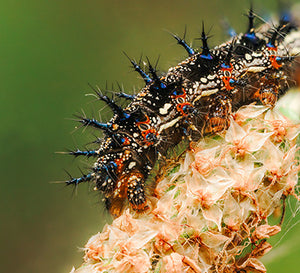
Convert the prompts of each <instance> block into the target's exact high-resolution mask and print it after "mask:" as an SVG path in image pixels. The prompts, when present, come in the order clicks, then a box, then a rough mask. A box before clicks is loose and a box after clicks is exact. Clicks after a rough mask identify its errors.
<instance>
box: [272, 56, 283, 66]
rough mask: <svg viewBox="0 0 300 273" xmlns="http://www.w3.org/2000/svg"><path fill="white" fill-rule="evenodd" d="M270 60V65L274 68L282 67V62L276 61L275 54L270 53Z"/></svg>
mask: <svg viewBox="0 0 300 273" xmlns="http://www.w3.org/2000/svg"><path fill="white" fill-rule="evenodd" d="M270 62H271V65H272V66H273V67H274V68H275V69H278V68H280V67H282V64H279V63H278V62H277V61H276V56H275V55H271V56H270Z"/></svg>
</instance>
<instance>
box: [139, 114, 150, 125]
mask: <svg viewBox="0 0 300 273" xmlns="http://www.w3.org/2000/svg"><path fill="white" fill-rule="evenodd" d="M146 118H147V119H146V120H145V121H140V122H137V123H136V125H137V126H140V125H141V124H149V123H150V119H149V117H148V116H146Z"/></svg>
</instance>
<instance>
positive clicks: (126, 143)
mask: <svg viewBox="0 0 300 273" xmlns="http://www.w3.org/2000/svg"><path fill="white" fill-rule="evenodd" d="M124 139H125V141H124V142H123V146H126V145H129V144H130V140H129V138H128V137H124Z"/></svg>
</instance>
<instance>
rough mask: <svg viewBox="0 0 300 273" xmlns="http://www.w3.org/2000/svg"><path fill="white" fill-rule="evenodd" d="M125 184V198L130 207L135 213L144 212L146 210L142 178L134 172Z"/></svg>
mask: <svg viewBox="0 0 300 273" xmlns="http://www.w3.org/2000/svg"><path fill="white" fill-rule="evenodd" d="M127 183H128V184H127V198H128V201H129V203H130V205H131V207H132V208H133V209H134V210H136V211H144V210H145V209H146V208H147V202H146V196H145V180H144V176H143V175H142V174H141V173H138V172H134V173H132V174H130V176H129V178H128V182H127Z"/></svg>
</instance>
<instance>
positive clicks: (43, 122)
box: [0, 0, 300, 273]
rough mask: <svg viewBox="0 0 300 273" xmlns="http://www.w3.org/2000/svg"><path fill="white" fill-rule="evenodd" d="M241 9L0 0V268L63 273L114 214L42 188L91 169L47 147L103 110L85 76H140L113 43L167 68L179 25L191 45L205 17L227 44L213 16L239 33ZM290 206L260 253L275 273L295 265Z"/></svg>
mask: <svg viewBox="0 0 300 273" xmlns="http://www.w3.org/2000/svg"><path fill="white" fill-rule="evenodd" d="M261 2H263V3H261ZM261 2H259V1H255V3H254V7H255V10H256V11H257V13H259V14H260V15H262V16H263V17H264V18H268V17H269V16H270V15H271V14H272V13H274V12H276V11H277V7H278V5H277V1H275V0H273V1H272V0H269V1H261ZM290 2H291V3H293V1H290ZM294 2H296V1H294ZM248 7H249V1H248V0H247V1H246V0H245V1H241V0H227V1H220V0H210V1H207V0H198V1H197V0H187V1H182V0H167V1H164V0H160V1H157V0H152V1H146V0H127V1H121V0H119V1H116V0H110V1H103V0H86V1H82V0H72V1H67V0H51V1H40V0H30V1H16V0H10V1H1V4H0V89H1V91H0V117H1V129H0V130H1V133H0V143H1V149H0V157H1V164H0V168H1V184H0V204H1V205H0V211H1V214H0V215H1V219H0V236H1V237H0V238H1V239H0V242H1V245H0V252H1V253H0V261H1V263H0V266H1V269H0V271H1V272H16V273H19V272H20V273H21V272H22V273H23V272H30V273H38V272H43V273H48V272H69V271H70V270H71V268H72V266H73V265H74V266H79V265H80V263H81V261H82V255H83V253H82V252H81V251H80V247H83V246H84V244H85V243H86V241H87V240H88V238H89V237H90V236H91V235H93V234H95V233H97V232H98V231H101V229H102V227H103V225H104V224H105V223H107V222H110V221H111V218H110V216H109V215H108V214H107V213H106V212H105V210H104V209H103V207H102V205H101V198H100V197H99V196H98V195H96V194H95V193H94V192H93V191H92V189H91V187H90V186H88V185H81V186H80V187H79V189H78V190H77V191H75V192H74V191H72V189H71V188H66V187H64V186H63V185H62V184H51V183H49V182H50V181H58V180H64V179H67V178H68V176H67V174H66V173H65V172H64V169H66V170H68V171H69V172H70V173H71V174H72V175H74V176H77V175H80V170H79V169H78V166H80V167H81V169H82V170H83V171H86V168H87V167H88V164H87V163H86V162H82V161H81V160H80V159H76V160H74V159H73V158H70V157H69V156H67V155H61V154H56V153H55V152H56V151H66V150H67V149H71V148H74V147H79V148H84V146H85V144H86V143H87V142H89V141H91V140H92V139H93V136H92V132H91V131H89V130H82V129H78V130H76V129H75V126H76V125H78V124H77V123H76V122H75V121H72V119H73V118H74V116H73V114H76V113H82V111H84V113H86V114H87V115H90V116H93V117H95V118H98V119H102V120H106V119H107V118H109V116H110V115H111V114H110V113H109V111H108V110H107V108H105V109H104V110H103V111H100V110H101V109H102V108H103V104H101V103H100V102H97V101H95V98H94V97H92V96H85V95H86V94H89V93H92V90H91V89H90V88H89V87H88V83H91V84H92V85H98V86H99V87H100V88H101V87H102V88H105V86H106V82H107V83H108V86H109V87H111V84H114V85H115V86H117V84H116V81H118V82H119V83H122V84H123V85H124V88H125V90H127V91H128V92H129V93H130V92H132V91H133V90H134V88H135V90H138V89H139V88H140V87H142V86H143V82H142V81H141V80H140V79H138V77H137V75H136V73H134V72H132V69H131V68H129V62H128V60H127V59H126V58H125V57H124V55H123V54H122V50H124V51H126V52H127V54H128V55H130V56H132V57H135V58H136V59H139V57H140V55H141V54H142V53H143V55H144V56H149V57H150V60H152V61H155V60H156V59H157V57H158V56H160V62H159V68H160V69H161V70H162V71H166V70H167V68H168V67H169V66H171V65H174V64H176V63H177V62H178V61H180V60H182V59H183V58H185V57H186V54H185V52H184V50H183V49H182V48H180V47H179V46H177V45H176V42H175V41H174V40H173V39H172V37H171V36H170V35H169V34H168V31H171V32H174V33H177V34H179V35H182V34H183V32H184V27H185V25H187V29H188V34H187V41H188V42H191V41H193V39H192V38H196V37H199V36H200V29H201V23H202V20H204V21H205V25H206V27H207V29H209V28H210V27H212V30H211V32H210V34H213V37H212V38H211V39H210V40H209V43H210V45H216V44H217V43H219V42H221V41H224V40H225V39H226V34H225V33H224V30H223V29H222V27H221V23H220V21H221V19H222V18H224V17H225V16H226V18H227V19H228V20H229V21H230V23H231V25H232V26H234V27H235V28H236V30H237V31H244V30H245V29H246V26H247V18H246V17H245V16H243V14H244V13H246V12H247V9H248ZM257 22H258V20H257ZM194 44H195V46H196V47H197V46H199V44H198V42H195V43H194ZM100 113H101V114H100ZM288 210H289V212H288V217H287V220H288V219H291V222H290V223H289V227H292V226H293V228H288V232H287V234H285V231H286V230H287V229H285V231H284V232H283V233H281V234H280V235H277V237H276V238H275V241H277V242H278V241H280V242H279V243H278V244H277V245H276V248H275V249H274V251H273V252H271V254H270V255H268V256H267V257H266V259H265V262H266V263H267V267H268V270H269V272H272V273H275V272H282V271H283V270H285V271H286V272H299V255H300V235H299V233H300V225H298V224H297V221H298V220H300V217H298V218H297V216H296V218H294V219H293V217H290V215H293V214H295V215H297V211H298V210H297V204H295V203H293V202H291V204H290V205H289V206H288Z"/></svg>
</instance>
